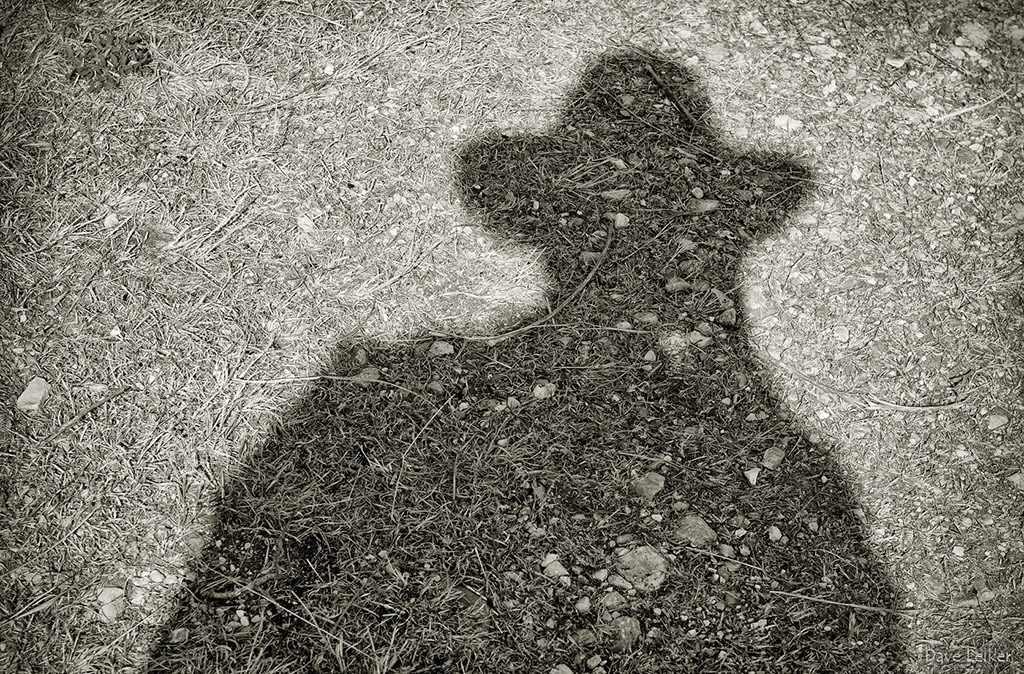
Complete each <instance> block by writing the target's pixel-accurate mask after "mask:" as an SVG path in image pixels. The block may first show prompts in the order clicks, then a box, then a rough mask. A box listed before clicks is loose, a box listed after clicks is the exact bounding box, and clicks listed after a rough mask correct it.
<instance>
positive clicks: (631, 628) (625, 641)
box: [608, 616, 641, 653]
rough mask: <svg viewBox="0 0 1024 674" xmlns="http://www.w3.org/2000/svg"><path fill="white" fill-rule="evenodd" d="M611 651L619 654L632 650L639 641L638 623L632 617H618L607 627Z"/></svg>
mask: <svg viewBox="0 0 1024 674" xmlns="http://www.w3.org/2000/svg"><path fill="white" fill-rule="evenodd" d="M608 632H609V635H610V636H611V644H610V646H611V649H612V650H614V651H618V652H620V653H625V652H627V651H631V650H633V647H634V646H636V642H637V641H638V640H639V639H640V635H641V631H640V621H639V620H637V619H636V618H634V617H632V616H620V617H618V618H615V619H614V620H612V621H611V623H609V625H608Z"/></svg>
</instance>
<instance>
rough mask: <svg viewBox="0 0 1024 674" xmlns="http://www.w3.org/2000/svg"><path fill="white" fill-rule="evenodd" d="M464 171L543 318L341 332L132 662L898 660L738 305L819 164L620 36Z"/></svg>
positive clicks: (829, 476) (374, 667) (890, 629)
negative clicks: (738, 129)
mask: <svg viewBox="0 0 1024 674" xmlns="http://www.w3.org/2000/svg"><path fill="white" fill-rule="evenodd" d="M459 159H460V166H459V171H458V176H457V178H458V181H459V184H460V186H461V188H462V190H463V197H464V200H465V202H466V204H467V207H468V208H469V209H470V210H471V211H472V213H473V214H474V217H477V218H479V219H481V220H482V221H483V222H484V223H485V225H486V227H487V228H488V229H489V231H490V232H491V233H492V234H493V235H494V236H495V237H497V238H501V239H506V240H510V241H516V242H520V243H522V244H527V245H530V246H535V247H537V248H538V249H539V250H541V251H542V253H543V259H544V261H545V264H546V267H547V269H548V274H549V277H550V284H551V287H550V289H549V295H550V298H551V302H550V307H549V309H548V310H545V311H543V312H541V313H540V314H538V315H537V316H534V317H532V318H531V319H528V320H526V321H525V322H524V323H522V324H520V325H511V326H509V327H508V329H507V330H506V331H505V332H504V333H500V334H496V335H487V336H478V337H452V336H437V335H434V336H424V339H423V340H421V341H419V342H418V343H416V344H414V345H411V346H401V345H398V346H396V345H385V344H366V343H345V344H340V345H339V346H338V347H337V350H336V353H335V354H334V362H333V365H332V367H331V368H329V369H328V371H327V372H325V373H324V374H325V378H324V379H323V380H322V381H320V382H318V383H317V384H315V385H314V386H312V387H311V388H310V390H309V391H308V392H307V393H306V394H305V395H304V397H303V399H302V400H301V402H300V403H299V404H298V405H296V407H295V408H294V409H293V410H291V412H290V413H289V415H288V416H287V418H286V419H284V420H283V421H282V422H281V424H280V425H279V427H278V428H277V429H275V431H274V433H273V434H272V437H271V438H270V439H268V441H267V442H266V443H265V444H264V445H263V447H262V448H261V449H260V450H259V451H257V452H256V453H255V454H254V455H253V456H251V457H249V458H248V459H247V460H246V464H245V466H244V467H243V468H242V469H241V470H240V471H239V472H238V474H237V476H236V477H235V478H234V479H233V480H232V482H231V484H230V485H229V486H228V488H227V489H226V490H225V493H224V496H223V499H222V501H221V504H220V506H219V507H218V510H217V521H218V524H217V530H216V534H215V536H214V538H213V540H212V541H211V543H210V544H209V546H208V547H207V549H206V550H205V551H204V553H203V555H202V557H201V559H200V560H198V561H197V564H196V568H197V577H196V579H195V580H194V581H192V582H190V583H189V585H188V587H187V589H186V590H185V591H183V592H182V594H181V597H180V608H179V609H178V610H177V612H176V613H175V615H174V616H173V617H172V619H171V621H170V622H169V623H168V625H167V627H166V630H165V634H164V637H163V638H162V639H161V641H160V642H159V644H158V645H157V646H156V647H155V649H154V652H153V657H152V660H151V662H150V671H267V672H270V671H310V672H319V671H354V672H359V671H367V672H369V671H394V672H414V671H415V672H423V671H438V672H447V671H486V672H520V671H544V672H547V671H550V670H551V669H552V667H554V666H556V665H559V664H566V665H568V666H570V667H571V668H573V670H574V671H582V668H584V666H585V665H584V663H585V662H586V661H587V660H588V659H590V658H593V657H594V656H595V655H598V656H600V658H601V661H602V663H603V664H602V665H601V666H603V667H605V669H606V671H615V672H631V671H638V672H639V671H675V672H687V671H692V672H712V671H723V672H725V671H736V672H746V671H793V672H809V671H829V672H831V671H843V672H856V671H883V670H884V671H901V670H902V669H903V663H904V658H905V654H904V646H903V641H902V639H901V634H900V630H899V625H898V621H897V617H896V614H895V612H894V609H895V608H896V607H897V606H898V601H899V598H898V596H897V593H896V592H895V591H894V589H893V587H892V584H891V582H890V579H889V577H888V575H887V574H886V573H885V570H884V569H883V568H882V566H881V565H880V564H879V562H878V560H877V559H876V557H875V556H874V554H873V553H872V551H871V549H870V548H869V546H868V545H867V544H866V542H865V538H864V533H863V530H862V524H861V522H860V521H859V519H858V518H857V516H856V515H855V514H854V511H855V510H856V507H857V506H856V503H855V501H854V499H853V497H852V496H851V493H850V490H849V488H848V487H847V485H846V482H845V481H844V478H843V475H842V473H841V471H840V470H839V469H838V467H837V465H836V462H835V460H834V458H833V457H832V456H831V450H830V448H829V447H828V446H827V445H823V444H815V443H812V442H810V441H809V440H808V438H807V437H806V435H805V434H804V433H803V432H802V430H801V429H800V428H799V427H798V426H797V425H795V424H794V423H793V422H792V421H791V420H790V418H789V416H788V415H787V414H785V413H783V412H781V411H780V409H779V406H778V403H777V401H776V400H775V398H774V396H773V394H772V391H771V390H770V387H769V386H768V384H767V382H765V381H764V379H763V377H762V376H761V374H760V373H761V371H762V366H761V365H760V364H759V363H758V361H757V359H756V358H755V357H754V355H753V353H752V347H751V335H750V334H749V332H748V330H747V323H746V321H745V316H744V313H743V310H742V306H741V301H740V292H741V288H742V286H743V277H742V274H741V262H742V259H743V255H744V253H745V250H747V249H748V248H749V247H750V246H752V245H754V244H756V242H757V241H758V240H759V239H762V238H764V237H766V236H770V235H771V234H772V233H773V232H776V231H778V230H779V228H780V227H781V226H782V225H783V224H784V222H785V219H786V217H787V215H788V214H790V213H791V212H792V210H793V209H794V208H795V207H797V206H798V205H799V204H800V202H801V200H802V199H803V198H805V197H806V195H807V194H808V190H809V186H810V185H811V184H812V183H811V182H810V181H809V178H810V173H809V171H808V170H807V169H806V168H805V167H802V166H801V165H799V164H798V163H797V162H795V161H793V160H792V159H790V158H787V157H784V156H781V155H777V154H769V153H749V152H747V153H744V152H740V151H737V150H734V149H732V148H730V146H729V145H728V144H727V143H726V142H724V141H723V139H722V137H721V134H720V133H718V132H717V131H716V130H715V128H714V127H713V125H712V123H711V113H710V105H709V104H708V101H707V98H706V96H705V95H704V93H703V91H702V90H701V87H700V83H699V80H698V78H697V77H696V75H695V74H694V73H692V72H690V71H689V70H687V69H686V68H683V67H681V66H680V65H678V64H676V63H674V62H672V61H670V60H666V59H664V58H661V57H659V56H657V55H655V54H650V53H646V52H641V51H637V50H629V51H621V52H612V53H608V54H605V55H603V56H601V57H599V58H597V59H595V60H594V61H593V62H592V63H591V64H590V65H589V66H588V67H587V69H586V70H585V72H584V73H583V74H582V75H581V77H580V79H579V81H578V83H577V84H576V86H575V87H574V88H573V90H572V91H571V92H570V93H569V95H568V96H567V98H566V100H565V102H564V104H563V112H562V114H561V117H560V119H559V121H558V123H557V124H555V125H554V126H552V127H551V128H548V129H545V130H544V131H543V132H541V133H537V134H533V135H525V134H499V133H494V134H490V135H487V136H485V137H483V138H480V139H478V140H476V141H474V142H472V143H470V144H469V145H467V146H466V147H465V148H463V149H462V151H461V153H460V157H459ZM753 469H758V471H759V472H755V471H753Z"/></svg>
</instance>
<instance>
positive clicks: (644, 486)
mask: <svg viewBox="0 0 1024 674" xmlns="http://www.w3.org/2000/svg"><path fill="white" fill-rule="evenodd" d="M664 488H665V476H664V475H662V474H661V473H656V472H654V471H651V472H649V473H644V474H643V475H642V476H641V477H640V479H639V480H637V481H636V482H634V483H633V489H634V490H636V493H637V494H640V496H642V497H644V498H645V499H647V500H648V501H650V500H651V499H653V498H654V497H655V495H656V494H657V493H658V492H659V491H661V490H662V489H664Z"/></svg>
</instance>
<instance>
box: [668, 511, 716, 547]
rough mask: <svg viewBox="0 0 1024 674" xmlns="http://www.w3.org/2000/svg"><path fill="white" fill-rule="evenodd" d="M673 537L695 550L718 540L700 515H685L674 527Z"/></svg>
mask: <svg viewBox="0 0 1024 674" xmlns="http://www.w3.org/2000/svg"><path fill="white" fill-rule="evenodd" d="M675 536H676V538H678V539H679V540H680V541H682V542H684V543H688V544H689V545H692V546H693V547H695V548H702V547H704V546H705V545H710V544H711V543H714V542H715V541H717V540H718V534H716V533H715V530H714V529H712V528H711V527H710V526H708V523H707V522H705V521H704V518H703V517H701V516H700V515H687V516H686V517H684V518H683V520H682V522H680V523H679V526H678V527H676V531H675Z"/></svg>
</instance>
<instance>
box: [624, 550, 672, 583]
mask: <svg viewBox="0 0 1024 674" xmlns="http://www.w3.org/2000/svg"><path fill="white" fill-rule="evenodd" d="M615 564H616V568H617V569H618V572H619V574H620V575H621V576H622V577H623V578H625V579H626V580H627V581H629V583H630V584H632V586H633V587H634V588H636V589H637V590H639V591H640V592H654V591H655V590H657V589H658V588H659V587H661V585H662V583H664V582H665V578H666V576H667V575H668V560H667V559H665V557H664V556H662V554H661V553H660V552H658V550H657V549H656V548H654V547H653V546H650V545H644V546H642V547H639V548H636V549H635V550H629V551H627V552H626V553H625V554H623V555H620V556H619V557H618V559H616V560H615Z"/></svg>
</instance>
